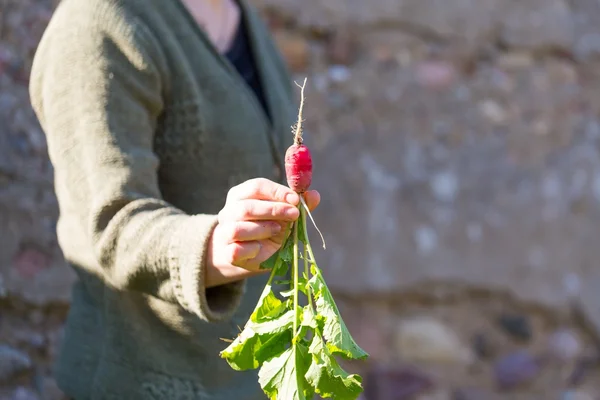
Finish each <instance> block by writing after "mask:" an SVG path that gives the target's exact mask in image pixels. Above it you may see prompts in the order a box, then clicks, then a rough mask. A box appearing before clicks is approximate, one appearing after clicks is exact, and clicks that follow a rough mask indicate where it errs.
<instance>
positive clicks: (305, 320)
mask: <svg viewBox="0 0 600 400" xmlns="http://www.w3.org/2000/svg"><path fill="white" fill-rule="evenodd" d="M301 325H302V326H307V327H309V328H311V329H313V330H317V329H319V326H318V325H317V320H316V319H315V315H314V313H313V310H312V309H311V307H310V305H308V306H304V308H303V310H302V324H301Z"/></svg>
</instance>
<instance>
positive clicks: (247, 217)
mask: <svg viewBox="0 0 600 400" xmlns="http://www.w3.org/2000/svg"><path fill="white" fill-rule="evenodd" d="M299 215H300V211H299V210H298V208H297V207H294V206H292V205H291V204H288V203H281V202H279V203H278V202H274V201H264V200H254V199H247V200H240V201H237V202H235V203H232V204H231V205H230V206H225V208H224V209H223V210H221V212H219V222H227V221H265V220H271V221H287V222H291V221H295V220H296V219H297V218H298V216H299Z"/></svg>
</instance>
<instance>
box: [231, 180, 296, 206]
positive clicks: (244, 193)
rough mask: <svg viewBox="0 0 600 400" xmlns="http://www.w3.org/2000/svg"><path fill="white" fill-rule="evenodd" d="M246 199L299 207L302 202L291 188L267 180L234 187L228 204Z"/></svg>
mask: <svg viewBox="0 0 600 400" xmlns="http://www.w3.org/2000/svg"><path fill="white" fill-rule="evenodd" d="M246 199H255V200H268V201H274V202H286V203H289V204H291V205H297V204H298V202H299V201H300V198H299V197H298V194H297V193H296V192H294V191H293V190H292V189H290V188H289V187H287V186H284V185H281V184H279V183H276V182H273V181H271V180H268V179H265V178H256V179H250V180H248V181H246V182H244V183H241V184H239V185H237V186H235V187H233V188H232V189H231V190H230V191H229V193H228V195H227V202H230V201H237V200H246Z"/></svg>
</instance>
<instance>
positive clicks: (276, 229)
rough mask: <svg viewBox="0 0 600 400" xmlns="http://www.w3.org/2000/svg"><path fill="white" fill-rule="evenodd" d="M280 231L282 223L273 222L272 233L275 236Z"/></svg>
mask: <svg viewBox="0 0 600 400" xmlns="http://www.w3.org/2000/svg"><path fill="white" fill-rule="evenodd" d="M279 232H281V225H279V224H272V225H271V234H272V235H273V236H275V235H277V234H278V233H279Z"/></svg>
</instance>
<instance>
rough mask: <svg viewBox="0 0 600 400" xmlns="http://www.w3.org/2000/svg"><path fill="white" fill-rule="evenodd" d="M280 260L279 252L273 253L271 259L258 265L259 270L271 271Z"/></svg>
mask: <svg viewBox="0 0 600 400" xmlns="http://www.w3.org/2000/svg"><path fill="white" fill-rule="evenodd" d="M280 260H281V257H279V252H278V251H277V252H275V253H274V254H273V255H272V256H271V257H269V258H268V259H266V260H265V261H263V262H262V263H261V264H260V269H273V268H275V267H276V266H277V262H278V261H280Z"/></svg>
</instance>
